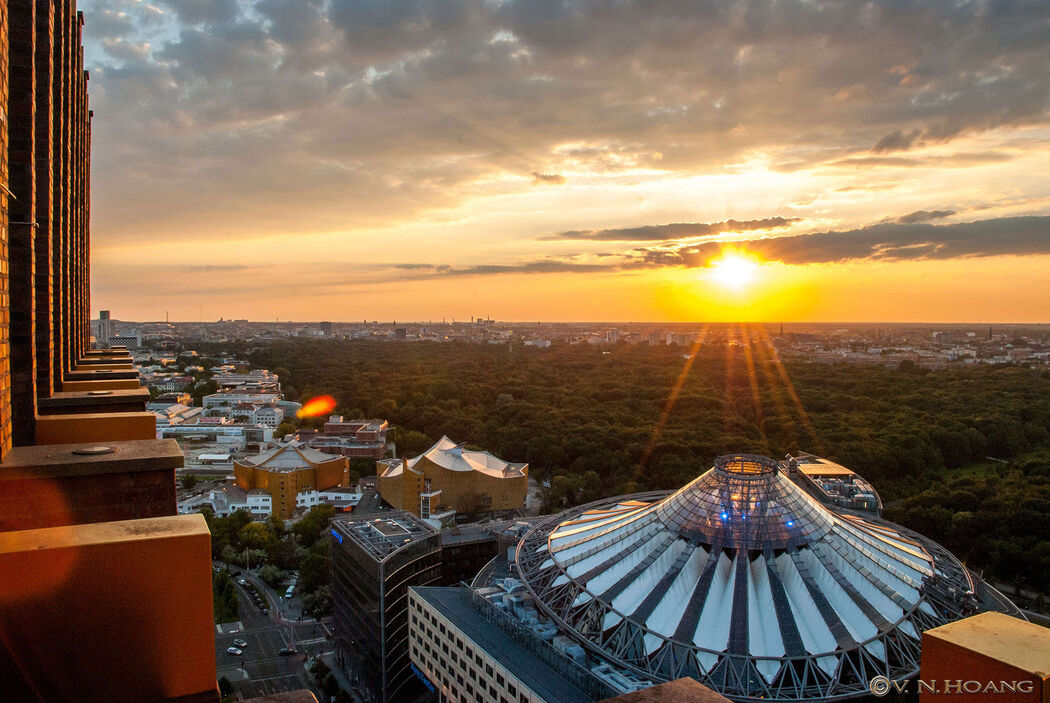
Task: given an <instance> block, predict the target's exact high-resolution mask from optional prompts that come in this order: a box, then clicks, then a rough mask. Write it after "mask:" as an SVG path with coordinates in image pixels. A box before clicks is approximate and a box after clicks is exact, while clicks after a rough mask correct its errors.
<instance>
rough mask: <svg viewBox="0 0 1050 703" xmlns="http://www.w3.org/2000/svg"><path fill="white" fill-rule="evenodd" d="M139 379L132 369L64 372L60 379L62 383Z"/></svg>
mask: <svg viewBox="0 0 1050 703" xmlns="http://www.w3.org/2000/svg"><path fill="white" fill-rule="evenodd" d="M138 377H139V372H138V371H135V370H134V369H130V370H123V369H117V370H114V369H98V370H96V371H83V370H80V369H78V370H76V371H66V373H65V374H64V375H63V377H62V379H63V380H64V381H116V380H129V379H131V380H136V379H138Z"/></svg>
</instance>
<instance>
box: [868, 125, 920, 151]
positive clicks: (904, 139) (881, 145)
mask: <svg viewBox="0 0 1050 703" xmlns="http://www.w3.org/2000/svg"><path fill="white" fill-rule="evenodd" d="M921 134H922V130H918V129H913V130H911V131H910V132H902V131H901V130H899V129H898V130H895V131H893V132H890V133H889V134H887V135H885V136H883V137H881V138H880V139H879V141H877V142H875V146H873V147H871V150H872V151H875V152H883V151H903V150H905V149H910V148H911V147H912V145H913V144H915V143H916V141H917V140H918V139H919V137H920V136H921Z"/></svg>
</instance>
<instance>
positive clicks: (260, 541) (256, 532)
mask: <svg viewBox="0 0 1050 703" xmlns="http://www.w3.org/2000/svg"><path fill="white" fill-rule="evenodd" d="M273 539H274V537H273V533H272V532H270V530H268V529H266V525H264V524H262V523H261V522H250V523H248V524H247V525H245V526H244V527H242V528H241V531H240V532H238V533H237V542H238V544H240V545H241V547H243V548H244V549H255V550H265V549H266V548H267V547H268V546H269V545H270V543H271V542H272V541H273Z"/></svg>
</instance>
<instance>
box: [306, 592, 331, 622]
mask: <svg viewBox="0 0 1050 703" xmlns="http://www.w3.org/2000/svg"><path fill="white" fill-rule="evenodd" d="M303 612H304V613H306V614H307V615H308V616H310V617H312V618H314V619H316V620H320V619H321V618H323V617H324V616H325V615H330V614H331V612H332V587H331V586H330V585H327V586H318V587H317V590H315V591H313V592H312V593H307V594H306V595H305V596H303Z"/></svg>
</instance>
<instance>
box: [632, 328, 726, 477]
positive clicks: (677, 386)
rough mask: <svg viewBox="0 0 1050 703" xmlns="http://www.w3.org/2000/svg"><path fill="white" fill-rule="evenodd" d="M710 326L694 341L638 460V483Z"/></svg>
mask: <svg viewBox="0 0 1050 703" xmlns="http://www.w3.org/2000/svg"><path fill="white" fill-rule="evenodd" d="M709 327H710V325H704V326H703V328H701V330H700V333H699V334H697V336H696V339H695V340H694V341H693V346H692V347H691V348H690V350H689V355H688V357H686V359H685V364H683V365H682V371H681V372H680V373H679V374H678V378H677V379H675V382H674V385H673V386H671V392H670V393H669V394H668V396H667V402H666V403H664V409H663V410H662V411H661V412H660V417H659V418H658V419H657V421H656V424H655V425H654V426H653V431H652V433H651V434H650V435H649V443H648V444H647V445H646V447H645V449H643V450H642V455H641V456H640V457H639V458H638V466H637V467H636V468H635V471H634V480H635V481H637V480H638V479H639V478H641V475H642V470H643V469H644V468H645V464H646V462H648V461H649V456H650V455H651V454H652V453H653V448H654V447H655V446H656V442H657V440H658V439H660V433H661V432H663V429H664V425H665V424H667V418H668V417H670V415H671V410H673V409H674V404H675V401H677V400H678V394H679V393H681V392H682V386H683V385H684V384H685V379H686V378H687V377H688V376H689V371H690V369H692V368H693V362H694V361H695V360H696V355H697V353H699V351H700V346H701V345H702V344H703V343H704V341H705V340H706V339H707V331H708V329H709Z"/></svg>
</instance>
